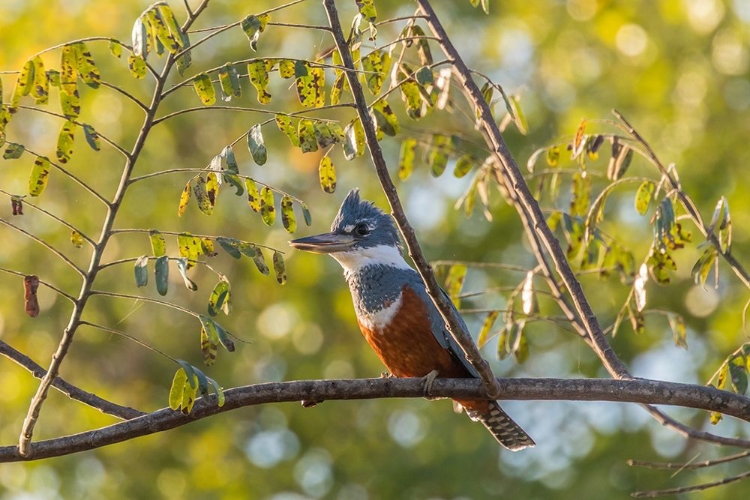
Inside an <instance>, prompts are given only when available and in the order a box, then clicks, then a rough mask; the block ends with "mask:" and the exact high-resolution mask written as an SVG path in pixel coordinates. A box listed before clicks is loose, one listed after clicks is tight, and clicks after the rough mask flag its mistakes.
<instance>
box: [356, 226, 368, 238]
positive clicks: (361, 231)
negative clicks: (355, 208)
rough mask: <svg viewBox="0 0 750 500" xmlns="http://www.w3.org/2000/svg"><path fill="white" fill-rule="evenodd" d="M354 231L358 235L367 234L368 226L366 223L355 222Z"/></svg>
mask: <svg viewBox="0 0 750 500" xmlns="http://www.w3.org/2000/svg"><path fill="white" fill-rule="evenodd" d="M354 233H355V234H357V235H359V236H367V235H368V234H370V228H369V227H367V224H357V227H355V228H354Z"/></svg>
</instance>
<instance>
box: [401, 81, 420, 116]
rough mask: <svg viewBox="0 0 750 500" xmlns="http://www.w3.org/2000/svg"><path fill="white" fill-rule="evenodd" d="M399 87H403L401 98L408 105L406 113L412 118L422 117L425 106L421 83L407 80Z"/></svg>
mask: <svg viewBox="0 0 750 500" xmlns="http://www.w3.org/2000/svg"><path fill="white" fill-rule="evenodd" d="M399 88H400V89H401V100H402V101H404V104H405V105H406V115H407V116H408V117H409V118H411V119H412V120H417V119H419V118H421V117H422V114H423V107H422V97H421V93H420V90H419V85H417V84H416V83H415V82H412V81H406V82H403V83H402V84H401V85H400V86H399Z"/></svg>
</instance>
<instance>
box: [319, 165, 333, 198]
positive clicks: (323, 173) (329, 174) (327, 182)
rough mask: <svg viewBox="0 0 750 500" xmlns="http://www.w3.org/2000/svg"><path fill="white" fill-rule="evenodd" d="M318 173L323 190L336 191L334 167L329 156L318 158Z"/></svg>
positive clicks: (327, 191)
mask: <svg viewBox="0 0 750 500" xmlns="http://www.w3.org/2000/svg"><path fill="white" fill-rule="evenodd" d="M318 175H319V176H320V187H321V188H322V189H323V191H325V192H326V193H329V194H330V193H333V192H334V191H336V168H335V167H334V166H333V161H332V160H331V158H330V157H328V156H324V157H323V158H321V159H320V166H319V168H318Z"/></svg>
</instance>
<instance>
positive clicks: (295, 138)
mask: <svg viewBox="0 0 750 500" xmlns="http://www.w3.org/2000/svg"><path fill="white" fill-rule="evenodd" d="M276 126H278V127H279V130H281V131H282V132H284V134H286V136H287V137H288V138H289V141H290V142H291V143H292V146H295V147H299V135H297V127H295V126H294V125H292V119H291V118H289V117H288V116H284V115H276Z"/></svg>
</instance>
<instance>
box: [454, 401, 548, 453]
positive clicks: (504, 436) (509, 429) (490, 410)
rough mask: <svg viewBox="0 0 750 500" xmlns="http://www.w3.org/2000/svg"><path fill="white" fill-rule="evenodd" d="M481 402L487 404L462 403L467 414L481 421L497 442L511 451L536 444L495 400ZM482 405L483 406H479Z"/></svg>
mask: <svg viewBox="0 0 750 500" xmlns="http://www.w3.org/2000/svg"><path fill="white" fill-rule="evenodd" d="M483 403H489V404H482V405H481V406H479V405H475V404H469V405H467V404H463V406H464V408H465V409H466V413H467V415H469V417H470V418H471V419H472V420H476V421H479V422H482V425H484V426H485V427H487V430H488V431H490V432H491V433H492V435H493V436H494V437H495V439H497V442H498V443H500V444H501V445H503V446H504V447H505V448H508V449H509V450H511V451H519V450H523V449H524V448H528V447H531V446H534V445H535V444H536V443H534V440H533V439H531V436H529V435H528V434H526V431H525V430H523V429H522V428H521V426H520V425H518V424H517V423H516V422H515V421H514V420H513V419H512V418H510V416H509V415H508V414H507V413H505V412H504V411H503V409H502V408H500V405H499V404H498V403H497V401H489V402H483ZM478 406H479V408H478ZM482 406H483V407H484V408H481V407H482ZM480 408H481V409H480Z"/></svg>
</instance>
